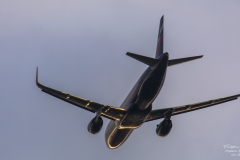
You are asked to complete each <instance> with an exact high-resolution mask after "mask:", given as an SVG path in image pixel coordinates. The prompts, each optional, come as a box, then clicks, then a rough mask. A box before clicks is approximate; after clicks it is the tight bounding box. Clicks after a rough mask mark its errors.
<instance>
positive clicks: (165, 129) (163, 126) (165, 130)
mask: <svg viewBox="0 0 240 160" xmlns="http://www.w3.org/2000/svg"><path fill="white" fill-rule="evenodd" d="M171 129H172V121H171V120H170V119H169V120H167V119H164V120H163V121H162V122H161V123H160V124H159V125H157V128H156V133H157V135H158V136H160V137H165V136H167V135H168V134H169V132H170V131H171Z"/></svg>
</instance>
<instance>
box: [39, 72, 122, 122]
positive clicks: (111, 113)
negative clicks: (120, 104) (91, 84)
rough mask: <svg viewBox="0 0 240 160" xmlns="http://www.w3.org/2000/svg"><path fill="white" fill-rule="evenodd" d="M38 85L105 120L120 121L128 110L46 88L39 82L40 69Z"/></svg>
mask: <svg viewBox="0 0 240 160" xmlns="http://www.w3.org/2000/svg"><path fill="white" fill-rule="evenodd" d="M36 85H37V86H38V87H39V88H40V89H41V90H42V91H43V92H45V93H47V94H50V95H52V96H54V97H56V98H59V99H61V100H63V101H66V102H68V103H71V104H73V105H75V106H77V107H80V108H82V109H85V110H87V111H90V112H93V113H95V112H99V113H101V115H102V116H103V117H105V118H108V119H111V120H115V121H119V120H120V119H121V118H122V117H123V116H124V115H125V114H126V110H124V109H123V108H117V107H113V106H108V105H103V104H99V103H96V102H92V101H90V100H87V99H84V98H81V97H78V96H74V95H72V94H68V93H65V92H61V91H57V90H55V89H52V88H49V87H46V86H44V85H42V84H40V83H39V82H38V68H37V72H36Z"/></svg>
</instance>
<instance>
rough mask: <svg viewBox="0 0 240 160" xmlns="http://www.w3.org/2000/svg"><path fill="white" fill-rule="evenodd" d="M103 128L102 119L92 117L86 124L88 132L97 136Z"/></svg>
mask: <svg viewBox="0 0 240 160" xmlns="http://www.w3.org/2000/svg"><path fill="white" fill-rule="evenodd" d="M102 126H103V120H102V117H98V116H96V117H94V118H93V119H92V120H91V121H90V122H89V124H88V127H87V128H88V132H89V133H91V134H97V133H98V132H99V131H100V130H101V129H102Z"/></svg>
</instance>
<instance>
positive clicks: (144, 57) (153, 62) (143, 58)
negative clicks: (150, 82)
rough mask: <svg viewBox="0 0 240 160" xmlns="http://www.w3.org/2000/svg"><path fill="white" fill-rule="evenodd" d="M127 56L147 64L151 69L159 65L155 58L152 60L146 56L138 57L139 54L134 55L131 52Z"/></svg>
mask: <svg viewBox="0 0 240 160" xmlns="http://www.w3.org/2000/svg"><path fill="white" fill-rule="evenodd" d="M126 55H128V56H129V57H132V58H134V59H136V60H138V61H140V62H142V63H145V64H147V65H149V66H151V67H152V66H154V65H155V64H157V63H158V60H157V59H155V58H150V57H146V56H142V55H138V54H134V53H130V52H127V54H126Z"/></svg>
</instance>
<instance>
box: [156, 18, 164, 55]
mask: <svg viewBox="0 0 240 160" xmlns="http://www.w3.org/2000/svg"><path fill="white" fill-rule="evenodd" d="M163 20H164V16H162V18H161V19H160V25H159V31H158V41H157V49H156V56H155V58H158V57H159V56H160V55H161V54H163Z"/></svg>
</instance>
